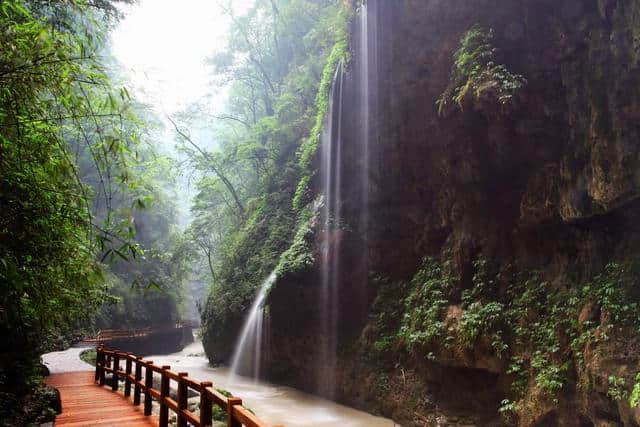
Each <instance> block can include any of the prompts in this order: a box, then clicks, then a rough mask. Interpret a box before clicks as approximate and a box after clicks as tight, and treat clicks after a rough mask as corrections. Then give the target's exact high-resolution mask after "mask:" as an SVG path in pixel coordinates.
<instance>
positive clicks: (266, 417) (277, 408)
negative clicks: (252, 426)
mask: <svg viewBox="0 0 640 427" xmlns="http://www.w3.org/2000/svg"><path fill="white" fill-rule="evenodd" d="M145 359H147V360H153V362H154V364H156V365H170V366H171V369H172V370H173V371H184V372H188V373H189V377H192V378H194V379H196V380H199V381H211V382H212V383H213V384H214V386H216V387H218V388H223V389H225V390H228V391H230V392H231V393H233V394H234V395H235V396H239V397H241V398H242V403H243V405H245V406H246V407H248V408H251V410H253V411H254V412H255V413H256V415H258V417H260V419H262V420H263V421H265V422H266V423H268V424H284V425H285V426H287V427H296V426H300V427H303V426H320V427H321V426H341V427H356V426H357V427H365V426H366V427H378V426H380V427H381V426H385V427H392V426H396V425H397V424H395V423H394V422H393V421H392V420H390V419H387V418H382V417H375V416H373V415H371V414H367V413H366V412H362V411H358V410H355V409H353V408H349V407H347V406H344V405H340V404H338V403H335V402H331V401H329V400H326V399H322V398H320V397H317V396H313V395H311V394H308V393H303V392H301V391H298V390H296V389H293V388H291V387H286V386H281V385H276V384H270V383H266V382H263V381H256V380H254V379H252V378H246V377H239V376H231V375H230V371H229V369H228V368H227V367H216V368H214V367H211V366H209V361H208V360H207V358H206V357H205V356H204V349H203V348H202V343H201V342H199V341H196V342H194V343H193V344H190V345H189V346H187V347H185V348H184V349H183V350H182V351H180V352H178V353H172V354H168V355H153V356H149V357H145Z"/></svg>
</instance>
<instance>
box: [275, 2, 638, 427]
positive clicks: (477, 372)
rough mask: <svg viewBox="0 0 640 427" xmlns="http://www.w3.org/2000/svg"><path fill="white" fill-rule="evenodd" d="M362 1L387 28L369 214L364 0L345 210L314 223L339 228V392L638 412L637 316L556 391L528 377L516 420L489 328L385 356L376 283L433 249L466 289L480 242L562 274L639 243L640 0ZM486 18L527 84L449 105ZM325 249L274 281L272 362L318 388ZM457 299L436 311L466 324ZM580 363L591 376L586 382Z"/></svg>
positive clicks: (345, 159)
mask: <svg viewBox="0 0 640 427" xmlns="http://www.w3.org/2000/svg"><path fill="white" fill-rule="evenodd" d="M367 7H368V8H369V13H370V15H369V17H370V19H371V17H372V16H373V17H374V18H373V19H374V20H375V21H374V24H370V26H369V29H370V31H369V37H370V38H371V37H375V40H376V43H375V50H374V52H375V57H376V68H375V75H376V77H377V79H376V81H375V82H374V83H373V84H374V85H375V88H374V89H375V91H373V92H372V93H374V94H375V97H373V98H372V99H373V101H372V102H374V103H375V105H373V106H372V107H371V108H370V111H371V118H370V120H371V123H372V127H373V129H374V131H373V132H372V135H373V136H372V137H371V138H370V139H369V156H368V169H369V171H370V173H369V183H370V187H369V191H368V197H367V206H366V209H367V212H368V216H367V217H368V222H367V223H366V225H363V224H362V223H361V222H359V220H360V219H361V218H362V215H361V211H360V206H361V201H362V198H361V196H360V195H359V193H358V191H359V190H358V186H357V185H356V181H357V176H358V174H359V173H360V171H362V168H363V167H364V166H363V165H362V147H361V146H360V145H359V144H361V143H360V142H359V137H358V131H357V123H359V120H360V116H359V111H360V109H361V108H362V106H361V105H359V101H358V100H359V99H362V96H361V93H360V91H361V90H362V89H361V86H362V85H361V84H359V82H358V78H359V73H358V69H359V67H361V64H359V63H358V58H359V55H358V54H357V51H358V49H361V37H360V35H359V34H358V31H356V30H355V29H357V25H358V24H357V22H358V21H357V20H358V19H359V18H358V17H356V18H355V21H356V22H355V23H354V34H353V40H352V45H353V49H354V55H353V58H354V60H353V61H352V63H351V64H350V65H349V67H348V68H347V71H346V76H345V79H344V88H343V96H344V105H343V114H344V117H343V123H345V125H343V126H344V129H343V139H342V146H343V153H344V154H343V156H342V159H341V167H342V168H343V180H342V182H343V187H344V188H343V191H342V195H343V196H342V197H343V203H344V208H345V209H344V211H345V224H346V225H345V226H344V227H343V229H342V230H341V231H340V232H336V233H334V234H335V235H332V236H326V235H324V236H323V235H322V233H320V231H318V233H317V235H316V241H317V247H320V246H321V245H322V244H323V241H324V240H326V239H339V240H340V241H341V246H340V247H341V263H342V265H343V266H344V267H343V268H342V273H341V276H340V286H339V294H340V298H339V301H340V303H339V308H338V313H339V314H338V318H339V322H340V323H339V324H340V336H339V343H340V345H339V348H338V354H339V360H340V363H339V366H340V369H339V371H338V373H337V375H336V387H335V396H334V397H336V398H338V399H339V400H342V401H345V402H347V403H350V404H355V405H357V406H361V407H364V408H367V409H372V408H373V409H377V410H379V411H381V412H382V413H384V414H386V415H391V416H394V417H395V418H396V419H398V421H401V422H406V423H411V422H413V423H415V424H418V425H421V424H428V423H429V422H435V421H434V420H436V418H437V417H438V416H442V417H445V416H449V420H450V422H452V423H456V422H458V423H460V424H464V423H469V422H475V423H480V424H482V425H490V424H501V423H506V422H516V423H519V424H521V425H612V424H607V423H615V422H622V423H624V424H625V425H638V423H640V413H639V412H638V411H637V410H633V409H631V408H630V407H629V405H628V403H627V399H626V396H628V393H629V391H630V387H631V385H632V380H629V378H632V376H633V375H634V374H635V371H637V369H638V366H637V364H638V360H639V358H638V356H637V354H638V353H634V350H633V349H634V348H636V346H637V344H638V343H637V339H636V338H634V337H635V335H633V333H631V332H628V333H627V334H625V333H622V335H621V336H618V337H611V339H610V340H609V341H608V343H607V344H593V343H590V344H586V345H585V347H584V351H580V352H579V353H580V354H581V360H582V362H581V363H580V364H577V363H576V364H575V366H572V367H571V368H569V369H568V370H569V371H570V372H571V373H570V374H568V378H569V380H568V381H567V382H565V383H564V384H563V386H562V389H561V390H560V392H559V394H558V395H557V396H556V397H554V398H550V397H548V396H544V395H543V393H541V392H540V390H539V388H538V387H536V385H535V384H533V382H531V383H529V384H528V385H525V387H524V390H523V391H522V394H521V396H520V397H518V399H519V400H518V401H519V402H520V403H519V404H520V407H519V409H518V410H516V411H514V414H515V415H514V417H512V418H511V420H510V421H505V420H504V419H503V418H500V417H499V415H498V407H499V406H500V402H501V401H502V400H503V399H506V398H508V397H509V396H510V393H512V391H511V390H512V388H511V386H510V384H511V383H512V378H513V372H508V370H509V368H508V365H509V363H508V361H505V360H504V359H500V358H499V357H496V356H495V354H492V353H491V352H490V351H486V347H489V348H490V347H491V345H488V344H487V343H482V342H481V341H478V342H476V343H475V344H474V346H471V348H470V349H468V351H466V352H464V353H463V354H454V353H455V352H453V353H451V354H448V355H447V354H445V353H446V352H447V351H448V350H443V348H444V346H440V347H438V346H437V345H436V346H435V347H434V346H432V347H433V350H434V353H435V355H431V354H426V350H425V354H421V353H420V352H419V351H418V352H414V353H411V354H409V353H407V354H405V355H404V356H398V355H397V353H396V355H395V356H392V358H394V360H396V361H401V363H400V362H398V363H392V364H388V363H379V361H377V360H376V356H375V355H371V354H369V353H370V351H371V350H370V349H371V344H372V343H371V341H372V339H373V338H370V334H371V328H372V323H374V316H375V314H376V313H377V312H376V308H375V306H374V304H373V303H374V301H377V302H378V303H379V304H385V300H384V298H388V300H386V301H391V300H393V301H396V302H397V301H403V300H404V299H405V298H406V297H407V295H408V291H407V290H406V288H401V287H399V288H398V289H396V290H394V291H392V292H391V294H390V295H382V289H383V288H382V287H380V285H379V284H380V280H376V279H378V278H380V277H383V278H385V279H386V280H387V281H390V282H393V281H396V280H398V281H403V280H404V281H407V280H409V279H410V278H411V277H412V276H413V275H414V273H415V272H416V271H417V270H418V269H419V268H420V265H421V260H422V259H423V257H425V256H433V257H438V258H440V259H444V258H447V259H449V260H450V261H451V263H450V265H449V267H448V268H449V270H450V272H451V274H452V275H453V276H455V277H456V278H457V280H455V285H454V287H455V288H457V289H458V290H465V289H467V290H468V289H472V288H473V287H474V283H475V282H474V276H475V275H476V274H477V267H476V264H474V261H477V260H478V259H479V258H480V257H481V258H483V259H488V260H491V262H493V263H495V264H496V265H501V266H505V265H510V266H515V268H517V269H519V270H521V271H524V270H528V271H529V270H530V271H533V270H536V271H539V272H540V274H541V275H542V277H543V278H544V279H545V281H546V282H547V283H549V286H550V289H552V290H556V289H559V288H563V289H564V288H571V287H574V286H577V284H578V283H583V282H584V281H588V280H590V278H592V277H593V276H594V275H596V274H598V273H599V272H601V271H602V270H603V269H604V267H605V265H606V264H607V263H609V262H611V261H620V260H627V259H632V258H634V257H636V256H637V255H638V252H640V251H639V249H640V240H639V239H640V233H639V232H638V225H637V224H638V223H639V220H640V201H638V195H639V194H640V89H639V88H640V62H639V61H640V3H639V2H637V1H635V0H634V1H630V0H560V1H558V0H536V1H527V0H521V1H520V0H519V1H504V0H473V1H469V0H397V1H395V0H394V1H386V0H384V1H383V0H378V1H373V0H369V2H368V5H367ZM475 25H479V26H481V27H483V28H490V29H493V40H492V43H493V45H494V47H495V51H494V55H495V61H496V63H499V64H504V65H505V66H506V67H507V68H508V69H509V70H511V71H512V72H514V73H517V74H519V75H521V76H523V77H524V78H525V79H526V84H525V85H524V86H523V87H522V88H521V89H520V90H518V91H517V93H515V94H514V96H513V99H512V100H511V102H510V104H509V107H508V108H504V105H502V104H501V103H500V102H499V101H498V100H497V99H496V98H495V97H492V96H491V91H490V90H488V91H487V90H485V91H478V93H477V94H473V93H471V94H470V95H469V96H467V97H466V98H465V99H464V100H463V102H461V103H460V105H459V106H454V107H453V108H452V109H451V111H449V112H448V113H447V114H439V113H438V107H437V105H436V101H437V100H438V98H439V97H440V96H441V94H442V93H443V92H444V91H445V90H446V88H447V87H448V85H450V84H451V70H452V66H453V61H454V54H455V52H456V51H457V50H458V49H459V48H460V40H461V38H462V37H463V35H464V34H465V33H466V32H467V31H469V30H470V29H471V28H473V27H474V26H475ZM373 27H375V30H376V31H375V32H373V33H372V32H371V28H373ZM480 92H482V93H480ZM349 124H351V125H349ZM317 190H318V192H320V191H321V188H320V185H319V184H318V186H317ZM318 222H319V221H318V220H317V218H316V223H318ZM316 228H318V229H319V228H320V227H319V226H318V227H316ZM316 267H317V268H312V269H310V270H309V271H307V272H305V273H303V274H298V275H295V276H293V275H288V276H284V277H282V278H281V279H280V281H279V282H278V284H277V285H276V286H275V287H274V289H273V291H272V293H271V294H270V296H269V300H268V302H269V319H268V329H267V330H268V333H269V348H270V354H269V357H268V358H267V364H268V365H269V367H268V368H267V369H265V370H264V371H265V372H269V374H268V375H269V376H270V377H271V378H272V379H275V380H279V381H284V382H287V383H290V384H293V385H295V386H297V387H300V388H303V389H308V390H312V391H314V390H315V389H316V386H317V384H316V383H317V381H318V378H319V377H322V376H323V375H324V374H323V373H322V372H323V371H322V369H323V361H322V360H321V357H320V353H319V352H318V351H317V348H318V347H319V346H320V345H321V342H322V340H323V339H324V338H323V337H322V334H321V330H320V329H319V327H318V325H319V324H320V323H321V322H320V320H319V316H320V315H321V314H320V313H319V311H318V308H317V304H316V302H317V300H318V298H319V292H320V291H319V282H320V280H319V272H318V268H319V266H316ZM385 289H386V288H385ZM454 294H455V292H454ZM505 298H506V297H505ZM502 301H503V303H504V300H502ZM596 305H597V304H596ZM581 310H582V313H581V314H580V316H581V317H584V319H582V320H581V321H586V319H587V318H589V319H592V320H593V321H594V322H595V323H598V322H599V323H598V324H599V325H603V324H605V323H606V321H607V320H606V318H603V316H604V317H606V316H607V313H606V312H605V310H601V308H600V307H596V306H585V307H582V308H581ZM462 311H463V308H461V302H460V298H459V297H453V298H451V299H450V301H449V302H448V304H447V307H446V309H445V310H444V311H443V313H444V314H443V315H442V317H443V318H444V321H445V322H446V323H447V324H448V325H456V322H458V321H459V319H460V318H461V316H462V314H461V313H462ZM399 320H400V319H395V321H399ZM574 320H575V321H576V322H577V321H579V320H580V319H577V318H576V319H574ZM454 329H455V327H454ZM597 333H598V332H596V334H597ZM510 339H511V338H510V337H507V339H506V342H507V345H508V346H509V347H510V348H511V347H513V346H515V345H516V344H515V343H514V342H513V341H510ZM621 343H622V344H621ZM485 344H487V345H485ZM596 347H597V348H598V350H596ZM524 353H526V351H524ZM434 358H435V360H434ZM612 375H614V376H616V378H618V377H619V378H627V381H626V383H625V384H626V385H625V386H624V387H622V388H625V387H626V389H625V390H624V393H623V394H624V396H625V398H622V399H617V400H616V399H615V397H612V396H613V394H612V393H611V390H612V389H613V388H615V387H613V386H612V385H611V381H610V379H609V377H610V376H612ZM584 378H587V382H588V383H589V386H587V387H581V385H580V384H581V383H580V382H581V381H582V380H583V379H584ZM630 381H631V383H630ZM612 387H613V388H612ZM507 409H508V408H507ZM505 412H508V411H507V410H503V413H505Z"/></svg>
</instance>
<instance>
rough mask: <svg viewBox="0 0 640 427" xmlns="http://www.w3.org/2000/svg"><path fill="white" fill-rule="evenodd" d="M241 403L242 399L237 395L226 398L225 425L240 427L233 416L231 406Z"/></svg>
mask: <svg viewBox="0 0 640 427" xmlns="http://www.w3.org/2000/svg"><path fill="white" fill-rule="evenodd" d="M236 405H242V399H240V398H239V397H229V398H228V399H227V427H242V424H241V423H240V421H238V420H236V419H235V418H234V417H233V407H234V406H236Z"/></svg>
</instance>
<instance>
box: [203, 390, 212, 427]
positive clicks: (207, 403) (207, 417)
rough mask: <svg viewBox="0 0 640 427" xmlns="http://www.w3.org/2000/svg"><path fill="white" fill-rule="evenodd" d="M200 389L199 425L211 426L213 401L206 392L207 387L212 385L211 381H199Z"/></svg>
mask: <svg viewBox="0 0 640 427" xmlns="http://www.w3.org/2000/svg"><path fill="white" fill-rule="evenodd" d="M200 387H202V391H200V427H211V426H212V425H213V412H212V405H213V401H212V400H211V398H210V397H209V393H207V391H206V388H207V387H213V383H212V382H211V381H204V382H201V383H200Z"/></svg>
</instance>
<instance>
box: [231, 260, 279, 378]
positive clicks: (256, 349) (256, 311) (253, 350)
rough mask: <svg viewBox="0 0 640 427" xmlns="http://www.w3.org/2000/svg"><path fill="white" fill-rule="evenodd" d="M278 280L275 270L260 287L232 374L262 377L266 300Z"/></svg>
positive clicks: (235, 352)
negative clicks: (261, 363) (261, 364)
mask: <svg viewBox="0 0 640 427" xmlns="http://www.w3.org/2000/svg"><path fill="white" fill-rule="evenodd" d="M275 280H276V272H275V270H274V271H272V272H271V274H270V275H269V277H267V279H265V281H264V282H262V284H261V285H260V289H259V290H258V294H257V295H256V297H255V299H254V300H253V303H252V304H251V309H250V310H249V314H248V316H247V318H246V319H245V321H244V326H243V327H242V332H241V333H240V336H239V338H238V341H237V342H236V345H235V348H234V350H233V357H232V358H231V374H232V375H237V374H243V375H247V376H250V377H253V378H256V379H257V378H259V377H260V362H261V361H262V350H263V349H262V332H263V331H262V329H263V322H264V306H263V305H264V300H265V298H266V296H267V292H268V291H269V288H271V285H272V284H273V282H274V281H275Z"/></svg>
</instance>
